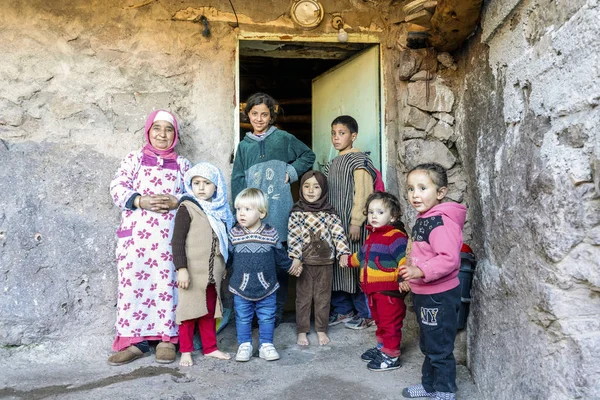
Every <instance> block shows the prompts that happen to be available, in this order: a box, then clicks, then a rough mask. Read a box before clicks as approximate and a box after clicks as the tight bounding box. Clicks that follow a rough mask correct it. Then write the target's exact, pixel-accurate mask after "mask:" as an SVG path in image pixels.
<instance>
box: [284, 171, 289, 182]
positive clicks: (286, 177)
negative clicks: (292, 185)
mask: <svg viewBox="0 0 600 400" xmlns="http://www.w3.org/2000/svg"><path fill="white" fill-rule="evenodd" d="M289 181H290V175H289V174H288V173H287V172H286V173H285V180H284V181H283V183H288V182H289Z"/></svg>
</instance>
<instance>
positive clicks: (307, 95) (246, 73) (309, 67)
mask: <svg viewBox="0 0 600 400" xmlns="http://www.w3.org/2000/svg"><path fill="white" fill-rule="evenodd" d="M238 54H239V60H238V61H239V64H238V68H239V69H238V79H239V88H238V94H239V96H238V98H239V99H240V102H239V109H238V113H239V127H238V131H237V137H236V139H237V140H242V139H243V138H244V136H245V134H246V132H249V131H251V129H252V127H251V125H250V123H249V121H248V120H247V118H246V116H245V115H244V113H243V110H244V107H245V100H246V99H247V98H248V97H249V96H250V95H251V94H253V93H256V92H264V93H267V94H269V95H271V96H272V97H273V98H275V100H277V101H278V103H279V105H280V111H279V116H278V118H277V121H276V122H275V125H276V126H277V127H278V128H280V129H283V130H285V131H288V132H290V133H291V134H293V135H294V136H296V137H297V138H298V139H299V140H301V141H302V142H304V143H305V144H306V145H307V146H308V147H310V148H311V149H312V150H313V151H314V152H315V153H316V154H317V160H316V162H315V166H314V167H315V169H322V167H323V166H324V164H326V162H327V161H329V160H330V159H332V158H333V157H335V155H336V151H335V149H334V148H333V146H332V145H331V140H330V131H331V127H330V124H331V121H332V120H333V118H335V117H336V116H339V115H343V114H347V115H352V116H353V117H355V118H356V119H357V121H358V122H359V139H360V142H357V143H358V144H357V146H356V147H357V148H359V149H360V150H362V151H370V152H371V158H372V160H373V161H374V163H375V165H376V167H377V168H378V169H381V157H380V154H381V126H380V124H381V122H380V121H381V103H380V101H379V99H380V93H381V88H380V65H379V44H376V43H340V42H296V41H285V42H283V41H275V40H273V41H270V40H240V42H239V53H238ZM366 60H368V61H366ZM364 104H368V107H364ZM363 128H364V129H363ZM237 140H236V143H237ZM236 147H237V146H236ZM298 190H299V186H298V183H295V184H294V185H292V195H293V196H294V200H297V194H298ZM294 309H295V278H293V277H290V284H289V296H288V301H287V303H286V305H285V311H286V314H287V317H286V319H287V318H290V319H291V318H292V316H291V314H292V312H293V311H294Z"/></svg>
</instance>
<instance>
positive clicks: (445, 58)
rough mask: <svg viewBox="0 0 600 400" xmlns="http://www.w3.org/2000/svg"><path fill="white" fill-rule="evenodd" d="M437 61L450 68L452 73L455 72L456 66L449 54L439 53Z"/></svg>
mask: <svg viewBox="0 0 600 400" xmlns="http://www.w3.org/2000/svg"><path fill="white" fill-rule="evenodd" d="M437 60H438V61H439V62H440V64H442V65H443V66H444V67H446V68H450V69H451V70H453V71H456V64H455V63H454V58H452V56H451V55H450V53H440V54H438V55H437Z"/></svg>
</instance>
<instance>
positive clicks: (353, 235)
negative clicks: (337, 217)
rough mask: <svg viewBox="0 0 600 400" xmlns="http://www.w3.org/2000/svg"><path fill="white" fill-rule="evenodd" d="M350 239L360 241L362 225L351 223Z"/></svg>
mask: <svg viewBox="0 0 600 400" xmlns="http://www.w3.org/2000/svg"><path fill="white" fill-rule="evenodd" d="M348 239H350V240H352V241H353V242H358V241H359V240H360V226H356V225H350V232H348Z"/></svg>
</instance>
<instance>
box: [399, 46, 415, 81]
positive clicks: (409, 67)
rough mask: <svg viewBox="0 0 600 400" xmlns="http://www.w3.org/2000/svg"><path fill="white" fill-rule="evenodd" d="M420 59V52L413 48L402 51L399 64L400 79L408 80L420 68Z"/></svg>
mask: <svg viewBox="0 0 600 400" xmlns="http://www.w3.org/2000/svg"><path fill="white" fill-rule="evenodd" d="M419 64H420V60H418V54H417V53H416V52H415V51H412V50H406V51H403V52H401V53H400V60H399V64H398V79H400V80H401V81H407V80H409V79H410V77H411V76H413V75H414V74H415V73H416V72H417V71H418V70H419Z"/></svg>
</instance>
